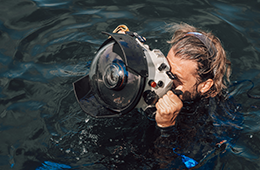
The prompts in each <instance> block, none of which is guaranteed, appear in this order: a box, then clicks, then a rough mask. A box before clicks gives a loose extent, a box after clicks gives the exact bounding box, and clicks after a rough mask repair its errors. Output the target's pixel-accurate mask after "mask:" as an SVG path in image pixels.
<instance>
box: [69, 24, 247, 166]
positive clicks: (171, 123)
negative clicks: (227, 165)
mask: <svg viewBox="0 0 260 170" xmlns="http://www.w3.org/2000/svg"><path fill="white" fill-rule="evenodd" d="M171 29H172V31H174V34H173V37H172V39H171V40H170V41H168V43H170V44H171V48H170V50H169V52H168V55H167V57H165V56H164V55H163V54H162V53H161V52H160V50H158V49H154V50H151V49H150V47H149V46H148V45H146V44H144V43H145V42H146V40H145V38H143V37H142V36H139V35H138V34H137V33H135V32H130V31H129V29H128V28H127V27H126V26H124V25H120V26H118V27H117V28H116V29H115V30H114V32H113V33H105V34H107V35H108V36H109V38H108V40H106V41H105V42H104V43H103V44H102V45H101V47H100V48H99V50H98V52H97V54H96V56H95V58H94V60H93V61H92V64H91V68H90V72H89V74H88V75H86V76H84V77H83V78H81V79H79V80H78V81H76V82H75V83H74V84H73V87H74V92H75V95H76V98H77V101H78V103H79V104H80V106H81V108H82V109H83V110H84V111H85V112H86V113H88V114H90V115H91V116H93V117H96V118H105V117H115V116H122V115H124V114H127V113H128V112H129V111H131V110H132V109H134V108H137V109H140V111H141V112H142V113H144V114H145V115H147V116H148V117H149V118H154V120H155V122H156V128H157V129H158V130H159V131H160V135H159V136H158V138H157V139H156V140H155V142H154V148H153V154H154V156H155V157H157V158H158V159H159V160H160V159H161V160H162V162H164V163H161V164H160V168H174V167H178V168H180V169H185V168H198V167H201V166H202V165H203V164H205V163H206V162H207V161H208V160H210V159H211V158H212V157H214V156H215V155H217V154H219V153H222V152H224V151H225V150H226V149H227V148H228V147H231V143H233V142H234V141H235V139H236V138H237V135H238V132H239V131H240V130H241V129H242V128H241V124H242V116H241V114H240V113H238V109H237V108H238V107H237V105H236V104H234V102H233V101H232V99H231V97H230V96H229V95H228V93H227V83H228V82H229V77H230V74H231V62H230V61H229V60H228V59H227V57H226V53H225V50H224V49H223V47H222V45H221V42H220V40H219V39H218V38H217V37H216V36H214V35H213V34H212V33H210V32H205V31H202V30H199V29H197V28H195V27H193V26H190V25H188V24H185V23H181V24H175V25H173V26H172V27H171ZM173 161H174V162H175V163H173ZM168 166H171V167H168ZM172 166H174V167H172Z"/></svg>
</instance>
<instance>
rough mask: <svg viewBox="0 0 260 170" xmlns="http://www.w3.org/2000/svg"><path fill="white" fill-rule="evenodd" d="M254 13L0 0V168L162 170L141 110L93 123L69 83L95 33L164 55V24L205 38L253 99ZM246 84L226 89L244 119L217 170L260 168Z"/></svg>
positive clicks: (210, 7)
mask: <svg viewBox="0 0 260 170" xmlns="http://www.w3.org/2000/svg"><path fill="white" fill-rule="evenodd" d="M259 9H260V1H253V0H252V1H246V0H243V1H242V0H240V1H238V0H233V1H224V0H222V1H213V0H209V1H207V0H194V1H188V0H172V1H169V0H168V1H167V0H162V1H157V0H138V1H137V0H132V1H130V0H125V1H122V0H121V1H119V0H113V1H104V0H86V1H83V0H70V1H69V0H67V1H62V0H56V1H54V0H34V1H33V0H31V1H30V0H1V1H0V92H1V93H0V169H1V170H8V169H14V170H34V169H37V168H38V169H51V168H52V169H158V167H156V166H155V162H156V161H158V160H157V159H154V158H153V157H152V156H151V155H149V154H150V152H149V148H151V147H153V141H154V140H155V139H154V137H153V133H152V132H153V131H154V129H153V128H151V127H152V126H151V123H153V122H151V121H149V120H148V119H147V118H146V117H145V116H143V115H141V114H140V113H138V112H137V111H133V112H131V113H129V114H127V115H126V116H124V117H121V118H113V119H94V118H92V117H90V116H88V115H86V114H85V113H83V112H82V111H81V109H80V107H79V105H78V103H77V102H76V99H75V97H74V94H73V89H72V83H73V82H74V81H76V80H77V79H78V78H80V77H82V76H83V75H85V74H87V73H88V71H89V66H90V63H91V61H92V59H93V57H94V55H95V52H96V50H97V49H98V48H99V46H100V45H101V44H102V42H103V41H104V40H105V39H106V38H107V37H106V36H104V35H102V34H101V31H107V32H112V31H113V30H114V28H115V27H116V26H118V25H119V24H126V25H127V26H128V27H129V28H130V30H132V31H136V32H138V33H139V34H140V35H142V36H144V37H146V39H147V44H149V45H150V47H151V48H159V49H161V51H162V52H163V53H164V54H165V55H166V54H167V51H168V49H169V46H168V44H167V43H166V40H169V38H170V36H171V35H170V34H169V33H167V32H165V30H164V26H165V25H166V24H170V23H172V22H178V23H179V22H186V23H189V24H191V25H194V26H197V27H200V28H202V29H206V30H211V31H212V32H213V33H214V34H215V35H217V36H218V37H219V38H220V40H221V41H222V43H223V45H224V48H225V50H226V51H227V53H228V57H229V59H230V60H231V62H232V69H233V74H232V77H231V80H232V82H235V81H244V80H251V81H253V82H254V88H253V89H252V90H251V91H250V94H256V95H260V57H259V53H260V34H259V30H260V29H259V28H260V12H259ZM251 85H252V84H251V83H250V82H249V81H245V82H243V83H241V84H239V85H237V86H233V87H232V88H230V91H231V94H232V96H233V97H234V98H235V99H236V101H237V103H240V104H241V108H242V110H241V113H242V114H243V115H244V125H243V131H242V133H241V134H240V136H239V138H238V139H237V141H236V143H235V144H234V145H233V147H234V148H236V150H238V151H239V152H238V153H235V152H232V151H230V150H227V151H226V152H225V153H223V154H221V155H220V156H218V157H217V158H215V159H214V161H212V162H209V163H208V164H210V165H211V166H210V167H214V168H213V169H216V170H217V169H224V170H227V169H229V170H239V169H241V170H244V169H248V170H253V169H260V163H259V155H260V134H259V133H260V128H259V124H260V111H259V108H260V100H259V99H253V98H250V97H248V95H247V92H248V90H249V89H250V88H251ZM53 163H57V164H53ZM167 163H168V165H169V166H168V167H170V166H171V162H167ZM55 166H56V167H57V168H55ZM201 169H205V168H203V167H201ZM211 169H212V168H211Z"/></svg>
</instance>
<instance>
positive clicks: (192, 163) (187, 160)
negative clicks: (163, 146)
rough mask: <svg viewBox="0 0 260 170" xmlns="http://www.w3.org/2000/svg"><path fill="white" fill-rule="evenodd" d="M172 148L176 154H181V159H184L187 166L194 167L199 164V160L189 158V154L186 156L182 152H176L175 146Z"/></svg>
mask: <svg viewBox="0 0 260 170" xmlns="http://www.w3.org/2000/svg"><path fill="white" fill-rule="evenodd" d="M172 149H173V152H174V153H175V154H177V155H178V156H181V160H182V162H183V163H184V165H185V166H186V167H187V168H192V167H194V166H196V165H198V162H197V161H195V160H194V159H192V158H189V157H187V156H185V155H181V154H178V153H176V152H175V151H174V150H175V148H172Z"/></svg>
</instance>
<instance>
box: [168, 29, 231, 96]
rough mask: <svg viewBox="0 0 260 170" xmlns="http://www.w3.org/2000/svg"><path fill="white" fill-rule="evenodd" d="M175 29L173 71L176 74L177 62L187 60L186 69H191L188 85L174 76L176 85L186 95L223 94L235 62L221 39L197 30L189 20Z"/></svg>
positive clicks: (171, 52)
mask: <svg viewBox="0 0 260 170" xmlns="http://www.w3.org/2000/svg"><path fill="white" fill-rule="evenodd" d="M172 30H173V31H174V34H173V37H172V39H171V40H170V41H168V43H170V44H171V49H170V51H169V54H168V56H167V59H168V61H169V63H170V65H171V71H172V72H173V74H175V73H174V72H175V69H177V67H178V65H180V63H177V62H182V64H183V62H187V63H186V64H187V65H186V68H187V69H186V70H183V72H187V71H190V73H189V74H190V75H189V77H185V78H187V79H189V81H188V85H187V86H185V81H184V82H179V81H178V79H176V80H174V86H175V87H176V88H177V89H180V90H181V89H182V90H183V92H184V94H183V99H184V100H185V99H192V98H196V97H197V96H205V97H214V96H216V95H219V94H221V91H222V90H223V89H225V88H226V81H225V80H227V81H229V76H230V72H231V68H230V64H231V63H230V61H229V60H227V58H226V53H225V51H224V49H223V47H222V45H221V42H220V40H219V39H218V38H217V37H216V36H214V35H213V34H212V33H210V32H203V31H201V30H197V29H196V28H195V27H193V26H190V25H188V24H176V25H174V26H173V27H172ZM188 65H189V66H188ZM191 69H192V70H191ZM224 75H225V76H226V79H225V78H224Z"/></svg>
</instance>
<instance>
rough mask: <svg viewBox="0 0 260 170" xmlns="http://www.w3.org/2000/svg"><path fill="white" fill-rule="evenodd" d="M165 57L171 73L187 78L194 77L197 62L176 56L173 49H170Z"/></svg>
mask: <svg viewBox="0 0 260 170" xmlns="http://www.w3.org/2000/svg"><path fill="white" fill-rule="evenodd" d="M167 59H168V61H169V64H170V66H171V72H173V74H177V75H178V74H179V75H181V77H183V78H187V79H188V78H189V77H190V76H194V77H196V75H197V66H198V65H197V62H196V61H194V60H188V59H187V60H186V59H182V58H181V57H176V56H175V53H174V51H173V49H171V50H170V51H169V53H168V55H167Z"/></svg>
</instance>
